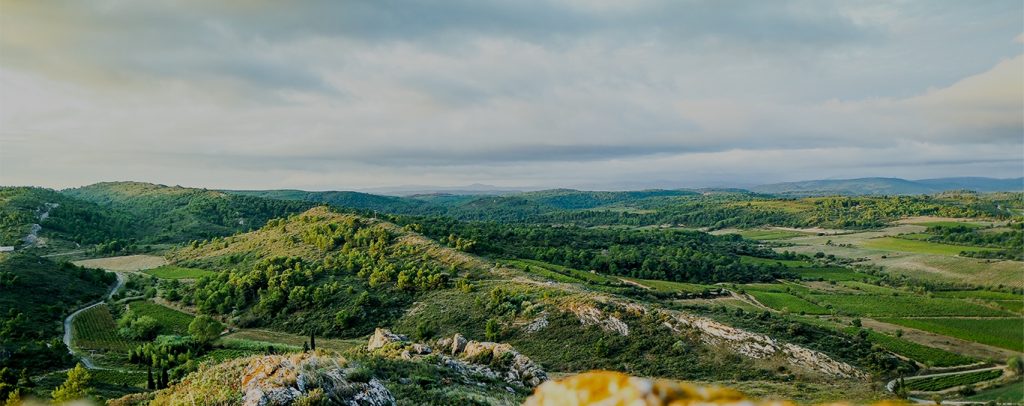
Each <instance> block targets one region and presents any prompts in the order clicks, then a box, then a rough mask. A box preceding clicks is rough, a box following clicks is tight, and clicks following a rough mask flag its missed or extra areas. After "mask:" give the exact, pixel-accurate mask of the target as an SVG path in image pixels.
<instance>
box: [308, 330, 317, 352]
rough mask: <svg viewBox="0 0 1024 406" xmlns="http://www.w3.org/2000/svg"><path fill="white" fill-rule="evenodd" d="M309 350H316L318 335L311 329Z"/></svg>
mask: <svg viewBox="0 0 1024 406" xmlns="http://www.w3.org/2000/svg"><path fill="white" fill-rule="evenodd" d="M309 350H310V351H316V336H315V335H313V330H309Z"/></svg>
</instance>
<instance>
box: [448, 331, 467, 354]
mask: <svg viewBox="0 0 1024 406" xmlns="http://www.w3.org/2000/svg"><path fill="white" fill-rule="evenodd" d="M467 341H468V340H466V337H463V336H462V334H459V333H455V336H454V337H452V355H458V354H459V353H461V352H462V350H465V349H466V342H467Z"/></svg>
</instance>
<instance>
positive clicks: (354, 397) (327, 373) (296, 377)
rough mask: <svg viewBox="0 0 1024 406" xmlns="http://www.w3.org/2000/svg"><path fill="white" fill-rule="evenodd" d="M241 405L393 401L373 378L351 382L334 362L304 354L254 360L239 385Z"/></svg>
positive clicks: (341, 367) (361, 403)
mask: <svg viewBox="0 0 1024 406" xmlns="http://www.w3.org/2000/svg"><path fill="white" fill-rule="evenodd" d="M241 390H242V392H243V393H244V395H243V397H242V404H243V405H244V406H266V405H288V404H292V403H294V402H297V401H299V400H306V399H308V400H309V401H312V402H313V403H316V402H321V403H324V402H330V403H334V404H348V405H393V404H395V398H394V396H392V395H391V392H390V391H388V389H387V388H386V387H384V385H383V384H382V383H381V382H380V381H378V380H377V379H375V378H374V379H370V380H369V381H368V382H354V381H352V380H349V379H348V378H347V374H346V369H344V367H343V365H341V363H340V362H339V360H337V359H332V358H321V357H318V356H316V355H312V354H308V353H304V354H298V355H293V356H290V357H283V356H275V355H271V356H265V357H257V358H255V359H253V360H251V361H250V362H249V364H248V365H247V366H246V368H245V370H244V372H243V375H242V382H241Z"/></svg>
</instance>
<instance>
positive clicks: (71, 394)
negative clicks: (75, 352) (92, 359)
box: [51, 364, 90, 402]
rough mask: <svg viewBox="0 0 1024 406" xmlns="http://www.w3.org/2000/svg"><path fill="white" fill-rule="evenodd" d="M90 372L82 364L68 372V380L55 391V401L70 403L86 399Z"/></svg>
mask: <svg viewBox="0 0 1024 406" xmlns="http://www.w3.org/2000/svg"><path fill="white" fill-rule="evenodd" d="M89 378H90V377H89V371H88V370H86V369H85V367H83V366H82V364H78V365H75V367H74V368H72V369H71V370H70V371H68V379H67V380H66V381H64V383H63V384H61V385H60V387H59V388H57V389H54V390H53V393H52V394H51V395H52V396H53V400H55V401H57V402H69V401H72V400H78V399H82V398H84V397H85V396H86V395H87V394H88V390H89Z"/></svg>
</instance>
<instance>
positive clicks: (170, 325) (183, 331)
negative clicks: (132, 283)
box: [128, 300, 192, 335]
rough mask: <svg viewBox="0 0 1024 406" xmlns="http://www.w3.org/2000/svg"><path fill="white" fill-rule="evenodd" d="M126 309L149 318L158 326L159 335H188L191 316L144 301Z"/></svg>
mask: <svg viewBox="0 0 1024 406" xmlns="http://www.w3.org/2000/svg"><path fill="white" fill-rule="evenodd" d="M128 307H129V308H130V309H131V310H132V311H133V312H135V313H136V314H138V315H139V316H149V317H152V318H154V319H156V321H157V322H158V323H159V324H160V334H174V335H188V324H189V323H191V322H192V316H190V315H188V314H185V313H182V312H179V311H177V310H174V309H171V308H169V307H166V306H161V305H158V304H156V303H153V302H149V301H145V300H137V301H134V302H131V303H129V304H128Z"/></svg>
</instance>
